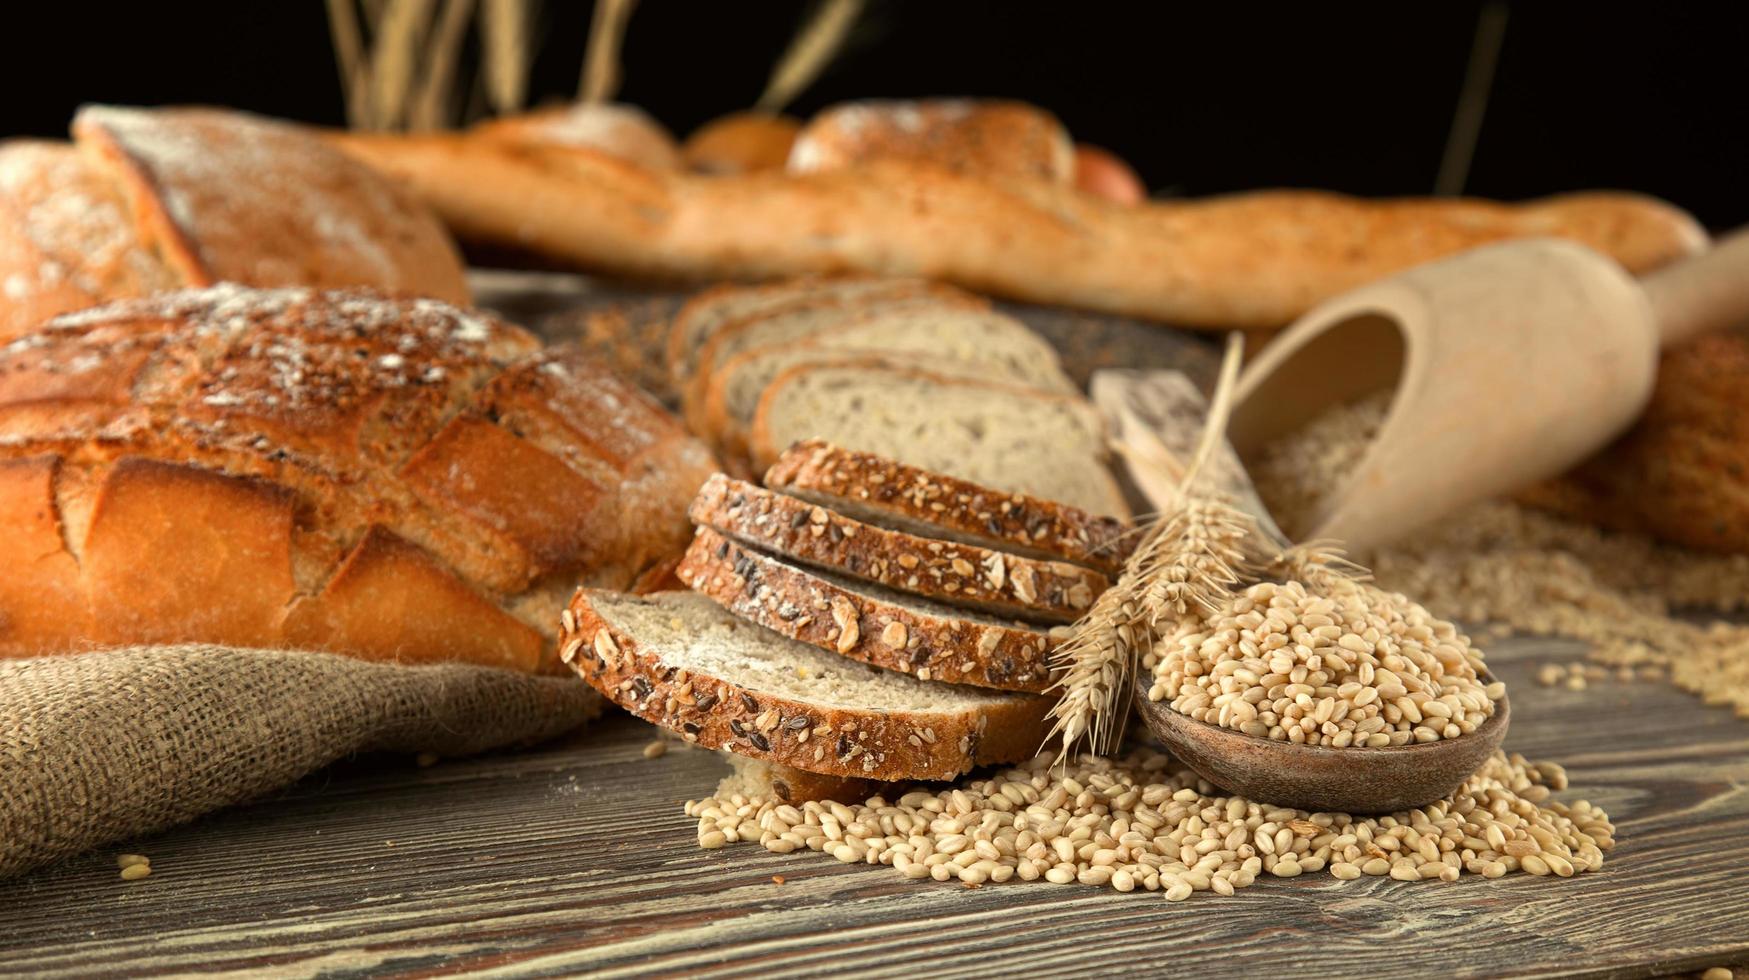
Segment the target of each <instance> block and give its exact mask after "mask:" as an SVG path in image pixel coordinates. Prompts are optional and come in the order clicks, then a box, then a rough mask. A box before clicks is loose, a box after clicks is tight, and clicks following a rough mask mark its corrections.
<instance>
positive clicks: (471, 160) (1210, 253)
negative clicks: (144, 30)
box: [330, 134, 1707, 329]
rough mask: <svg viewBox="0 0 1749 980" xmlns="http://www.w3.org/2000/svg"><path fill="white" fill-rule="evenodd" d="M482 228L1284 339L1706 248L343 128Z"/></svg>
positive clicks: (1369, 208)
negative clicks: (1465, 259) (1503, 267)
mask: <svg viewBox="0 0 1749 980" xmlns="http://www.w3.org/2000/svg"><path fill="white" fill-rule="evenodd" d="M330 138H331V139H333V140H334V141H335V142H336V144H337V145H339V146H341V147H342V148H344V149H345V150H346V151H348V152H350V153H353V154H355V155H357V156H358V157H359V158H360V159H362V160H364V161H366V162H368V163H370V164H372V165H374V166H377V167H379V168H381V169H382V170H383V171H384V172H386V173H389V174H392V175H394V176H395V177H396V178H398V179H400V180H402V181H405V182H406V184H407V185H408V186H409V187H411V188H413V189H414V190H415V191H416V192H417V193H418V194H420V195H421V196H422V197H424V198H425V199H426V200H427V201H429V202H430V203H431V204H432V206H433V207H435V208H436V209H437V211H438V212H439V213H440V214H441V215H442V216H443V218H444V220H445V221H447V222H448V223H449V224H450V226H451V228H452V229H454V230H455V232H456V233H457V234H459V235H461V236H462V237H463V238H466V239H469V240H472V241H477V242H480V243H483V244H488V245H513V246H519V247H522V248H528V249H533V250H535V251H537V252H539V253H541V254H543V255H546V256H550V257H551V258H553V259H554V260H557V261H563V262H566V263H569V264H572V265H575V266H577V267H579V268H582V269H587V270H596V271H604V272H615V273H623V274H633V275H642V276H665V277H680V278H697V279H724V278H769V277H776V276H785V275H805V274H821V273H838V272H847V271H861V272H873V273H886V274H903V275H922V276H927V277H930V278H934V279H940V280H943V281H947V282H953V283H958V284H962V285H965V286H968V287H970V288H973V289H977V290H980V291H983V292H988V293H991V294H993V295H998V296H1004V297H1011V298H1016V299H1021V300H1028V301H1034V302H1041V303H1054V304H1059V305H1064V306H1075V307H1081V308H1084V309H1090V310H1097V311H1102V312H1109V313H1120V314H1131V315H1136V316H1141V317H1147V318H1151V319H1156V320H1161V321H1165V322H1169V323H1174V324H1179V325H1185V326H1197V327H1213V328H1223V329H1227V328H1253V329H1272V328H1276V327H1280V326H1282V325H1283V324H1286V323H1288V322H1289V321H1291V320H1292V319H1293V318H1294V317H1296V316H1298V315H1300V314H1301V313H1304V312H1305V311H1306V310H1308V309H1310V308H1311V307H1312V306H1313V305H1315V304H1316V303H1318V302H1320V301H1322V300H1325V299H1328V298H1330V297H1332V296H1335V295H1337V294H1340V293H1342V292H1344V291H1346V290H1348V289H1351V288H1354V287H1356V286H1359V285H1362V284H1364V283H1368V282H1372V281H1375V280H1377V279H1381V278H1384V277H1386V276H1388V275H1390V274H1392V273H1394V272H1398V271H1400V270H1402V269H1405V268H1408V267H1410V266H1413V265H1419V264H1421V263H1423V262H1427V261H1430V260H1432V259H1436V258H1441V257H1443V256H1447V255H1451V254H1453V253H1455V252H1459V251H1462V250H1464V249H1468V248H1474V247H1476V246H1478V245H1484V244H1487V243H1489V242H1496V241H1501V240H1504V239H1510V238H1520V237H1527V236H1538V235H1547V236H1554V237H1562V238H1569V239H1572V240H1574V241H1577V242H1580V243H1582V244H1585V245H1588V246H1590V247H1592V248H1595V249H1598V250H1600V251H1602V252H1603V253H1605V254H1607V255H1610V256H1612V257H1613V258H1615V259H1616V260H1617V261H1619V262H1621V263H1622V264H1623V265H1624V266H1626V267H1627V268H1628V269H1630V270H1631V271H1634V272H1643V271H1646V270H1648V269H1652V268H1655V267H1657V266H1659V265H1662V264H1664V263H1666V262H1669V261H1671V260H1672V259H1676V258H1680V257H1683V256H1686V255H1690V254H1693V253H1695V252H1698V251H1700V250H1701V249H1703V248H1705V247H1706V243H1707V238H1706V235H1705V233H1704V232H1703V231H1702V230H1701V228H1700V226H1699V225H1697V224H1696V223H1695V222H1694V220H1693V219H1692V218H1690V217H1689V216H1688V215H1687V214H1685V213H1684V212H1682V211H1681V210H1679V209H1677V208H1675V207H1673V206H1671V205H1669V204H1666V203H1664V202H1662V201H1658V200H1655V199H1651V198H1647V197H1642V196H1638V195H1633V194H1619V193H1590V194H1572V195H1565V196H1560V197H1551V198H1545V199H1542V200H1537V201H1531V202H1528V203H1525V204H1517V205H1510V204H1497V203H1494V202H1489V201H1479V200H1450V199H1426V200H1421V199H1408V200H1385V201H1365V200H1359V199H1355V198H1350V197H1344V196H1341V195H1337V194H1326V193H1320V192H1315V191H1261V192H1257V193H1250V194H1238V195H1233V196H1229V197H1219V198H1211V199H1207V200H1199V201H1156V202H1150V203H1147V204H1142V205H1138V206H1125V205H1120V204H1116V203H1113V202H1110V201H1106V200H1103V199H1100V198H1097V197H1094V196H1091V195H1088V194H1084V193H1081V192H1080V191H1077V190H1076V189H1074V188H1073V187H1067V186H1062V185H1058V184H1055V183H1051V182H1048V181H1042V180H1037V179H1026V180H1021V179H1014V180H998V179H994V178H991V177H988V176H979V177H968V176H962V175H959V174H955V173H953V172H951V171H948V170H944V169H942V168H938V167H920V166H917V165H915V164H912V163H910V162H907V161H898V160H875V161H871V162H867V163H863V164H861V165H859V166H857V167H855V168H851V169H844V170H832V171H826V172H818V173H808V174H787V173H784V174H779V173H752V174H746V175H742V176H723V177H709V178H706V177H696V176H688V175H684V174H668V173H661V172H656V171H651V170H647V169H643V168H636V167H632V166H630V165H628V164H626V163H624V162H623V161H621V160H616V159H613V158H611V157H608V156H606V155H605V154H601V153H598V152H592V151H589V150H582V149H562V148H553V147H530V146H515V145H506V144H502V143H495V142H493V141H489V140H472V139H469V138H468V137H465V136H446V135H426V136H389V135H381V134H334V135H332V136H331V137H330Z"/></svg>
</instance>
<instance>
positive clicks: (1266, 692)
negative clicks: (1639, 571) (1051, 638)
mask: <svg viewBox="0 0 1749 980" xmlns="http://www.w3.org/2000/svg"><path fill="white" fill-rule="evenodd" d="M1144 666H1146V667H1147V668H1148V669H1149V670H1150V671H1151V673H1152V675H1153V684H1152V686H1151V688H1150V689H1149V691H1148V697H1149V698H1150V699H1151V700H1154V701H1166V702H1168V703H1169V704H1170V706H1171V707H1172V709H1173V710H1175V711H1178V712H1179V713H1181V714H1185V715H1188V716H1190V717H1192V718H1195V719H1196V720H1198V721H1203V722H1208V723H1209V724H1214V725H1220V726H1222V727H1224V728H1231V729H1234V730H1237V731H1242V732H1245V733H1246V734H1248V735H1255V736H1258V737H1263V738H1272V739H1277V740H1283V741H1291V742H1295V743H1300V744H1313V745H1325V746H1332V747H1336V748H1346V747H1348V746H1355V747H1368V748H1379V747H1383V746H1388V745H1405V744H1407V743H1409V742H1433V741H1438V740H1440V739H1447V738H1458V737H1460V736H1462V735H1468V734H1470V733H1472V732H1474V731H1475V730H1476V728H1477V727H1479V726H1480V725H1481V724H1482V723H1483V722H1484V721H1486V720H1487V719H1488V717H1489V716H1491V715H1493V713H1494V701H1495V699H1496V698H1498V697H1500V696H1501V695H1502V694H1504V693H1505V688H1504V685H1502V684H1500V683H1498V682H1493V683H1487V682H1484V681H1483V680H1482V675H1483V673H1484V671H1485V668H1484V667H1483V665H1482V655H1481V652H1480V651H1477V650H1475V649H1473V648H1472V647H1471V646H1470V643H1469V639H1468V638H1467V637H1465V636H1464V635H1463V634H1461V633H1459V632H1458V631H1457V629H1456V628H1455V627H1454V626H1452V624H1450V623H1448V622H1445V621H1444V620H1440V619H1436V618H1434V617H1433V616H1431V615H1429V614H1428V612H1427V610H1426V609H1424V608H1422V607H1421V606H1420V605H1418V604H1416V603H1414V602H1411V601H1410V600H1409V599H1407V598H1406V597H1404V596H1402V595H1393V594H1391V593H1387V592H1385V591H1384V590H1382V589H1380V588H1378V587H1376V586H1374V585H1371V584H1369V583H1365V582H1355V581H1351V580H1348V579H1344V578H1340V577H1331V578H1330V580H1329V581H1327V582H1324V583H1322V584H1321V587H1320V589H1319V591H1318V593H1317V594H1314V593H1312V592H1308V591H1307V589H1306V587H1305V586H1304V585H1303V584H1301V583H1299V582H1287V583H1285V584H1277V583H1274V582H1261V583H1258V584H1256V585H1252V586H1250V587H1249V588H1246V589H1245V590H1243V591H1242V592H1239V593H1237V594H1235V595H1233V596H1232V597H1231V599H1229V600H1228V601H1227V602H1226V603H1225V604H1224V605H1223V607H1222V608H1221V609H1219V610H1217V611H1216V612H1215V613H1214V614H1213V615H1211V616H1208V617H1185V618H1184V619H1182V620H1180V625H1179V627H1178V628H1177V629H1176V630H1175V631H1174V632H1172V633H1170V634H1168V635H1167V636H1166V637H1164V638H1162V640H1161V642H1159V643H1157V644H1155V645H1154V647H1153V648H1152V649H1151V650H1150V651H1149V652H1148V653H1147V655H1146V657H1145V659H1144Z"/></svg>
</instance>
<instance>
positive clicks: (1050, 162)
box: [789, 99, 1075, 184]
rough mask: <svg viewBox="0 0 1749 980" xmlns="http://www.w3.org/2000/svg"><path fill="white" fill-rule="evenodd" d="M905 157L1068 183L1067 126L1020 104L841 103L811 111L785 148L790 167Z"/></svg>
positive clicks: (837, 166) (802, 169)
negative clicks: (807, 119)
mask: <svg viewBox="0 0 1749 980" xmlns="http://www.w3.org/2000/svg"><path fill="white" fill-rule="evenodd" d="M876 160H905V161H910V162H913V163H920V164H927V165H931V166H936V167H942V168H945V169H948V170H952V171H953V172H955V173H960V174H967V175H973V176H985V177H993V178H998V179H1003V178H1011V177H1018V178H1024V179H1031V180H1043V181H1046V182H1049V183H1054V184H1067V183H1069V182H1070V181H1071V180H1072V179H1073V177H1074V173H1075V159H1074V145H1073V144H1072V143H1071V142H1070V140H1069V132H1068V130H1066V129H1064V128H1063V124H1062V123H1060V122H1058V121H1057V118H1056V117H1055V116H1053V115H1051V114H1050V113H1048V112H1046V111H1044V110H1043V109H1040V108H1038V107H1036V106H1031V105H1027V104H1026V103H1024V102H1007V101H998V100H982V99H923V100H919V101H914V102H889V101H880V100H870V101H865V102H847V103H844V104H843V105H837V106H833V107H831V108H828V109H825V110H823V111H821V112H820V114H819V115H816V116H815V117H814V118H813V119H812V120H811V121H809V123H808V124H807V125H806V126H805V127H803V128H802V131H801V133H800V134H798V135H797V136H796V142H795V146H794V148H792V149H791V150H790V157H789V170H790V172H792V173H799V174H804V173H818V172H821V171H827V170H842V169H845V168H849V167H855V166H858V165H861V164H866V163H869V162H872V161H876Z"/></svg>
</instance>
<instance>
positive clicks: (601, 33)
mask: <svg viewBox="0 0 1749 980" xmlns="http://www.w3.org/2000/svg"><path fill="white" fill-rule="evenodd" d="M637 5H638V3H637V0H596V2H595V12H594V14H593V15H592V16H591V17H590V19H589V48H588V51H587V52H586V53H585V54H584V55H583V78H582V80H581V81H580V82H578V85H577V101H579V102H582V103H584V104H586V105H594V104H595V103H597V102H608V101H611V100H612V99H613V97H614V96H615V95H617V94H619V85H620V77H621V74H622V72H621V67H620V64H621V63H620V50H621V49H622V48H624V47H625V34H626V23H627V22H628V21H630V20H631V19H632V10H633V8H635V7H637Z"/></svg>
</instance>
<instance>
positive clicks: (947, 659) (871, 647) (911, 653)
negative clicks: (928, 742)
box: [676, 527, 1056, 693]
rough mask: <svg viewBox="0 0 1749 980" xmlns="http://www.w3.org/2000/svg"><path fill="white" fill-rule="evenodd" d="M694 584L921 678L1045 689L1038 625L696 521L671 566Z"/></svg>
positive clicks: (805, 638) (791, 631)
mask: <svg viewBox="0 0 1749 980" xmlns="http://www.w3.org/2000/svg"><path fill="white" fill-rule="evenodd" d="M676 574H678V575H679V576H680V580H681V581H682V582H685V583H686V584H687V585H688V586H689V587H690V588H692V589H693V590H695V591H697V592H700V593H702V594H704V595H706V596H709V597H710V598H711V599H712V600H713V601H715V602H716V603H718V604H719V605H721V606H723V607H724V608H725V609H728V610H730V611H731V612H733V613H735V614H736V615H738V616H740V617H742V618H744V619H748V620H751V621H752V622H755V623H758V624H759V625H761V626H764V627H766V628H768V629H772V630H776V631H777V632H779V633H782V634H783V635H784V636H787V637H789V638H790V639H793V640H800V641H801V642H803V643H807V644H810V645H812V646H816V647H819V648H820V649H822V650H828V651H832V652H835V653H837V654H839V655H841V656H845V657H849V658H850V659H852V660H860V661H862V662H863V663H866V664H872V665H874V666H876V667H881V668H884V669H886V670H891V671H897V672H899V673H902V674H911V675H913V676H915V677H916V678H917V679H918V680H925V681H944V682H947V683H950V684H971V685H974V686H976V687H990V688H996V689H997V690H1003V691H1030V692H1034V693H1038V692H1042V691H1044V690H1045V689H1046V688H1048V687H1050V684H1051V672H1050V663H1049V655H1050V650H1051V647H1052V646H1053V645H1054V644H1055V642H1056V641H1055V640H1054V638H1053V637H1052V636H1051V635H1050V633H1049V632H1047V631H1046V630H1045V629H1044V628H1042V627H1036V626H1030V625H1027V624H1025V623H1020V622H1015V621H1013V620H1004V619H998V618H997V617H994V616H987V615H985V614H983V613H978V612H973V611H971V610H969V609H955V608H953V607H951V606H944V605H941V604H940V603H935V602H930V601H928V600H926V599H920V598H917V597H915V596H908V595H905V594H903V593H899V592H894V591H892V590H891V589H883V588H881V587H880V586H878V585H872V584H868V583H863V582H857V581H855V580H854V579H848V578H845V577H843V576H840V575H834V574H832V573H831V572H826V571H822V570H819V569H808V568H803V567H802V566H800V565H796V564H792V563H790V562H787V561H784V560H782V559H780V558H774V557H772V556H770V555H766V554H762V553H760V552H758V551H754V550H753V549H750V548H744V547H742V546H740V545H738V544H736V543H734V542H733V541H730V540H729V539H728V538H725V537H723V536H722V535H721V534H719V533H718V532H716V531H714V530H712V529H710V528H708V527H701V528H699V529H698V534H697V535H696V536H695V537H693V539H692V546H691V547H689V548H688V549H687V550H686V555H685V557H683V558H682V559H681V560H680V567H679V568H678V569H676Z"/></svg>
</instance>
